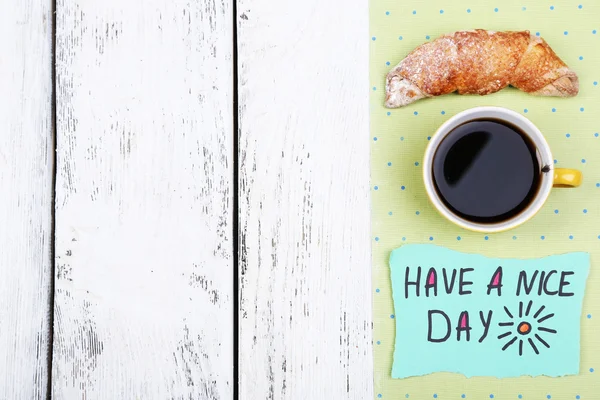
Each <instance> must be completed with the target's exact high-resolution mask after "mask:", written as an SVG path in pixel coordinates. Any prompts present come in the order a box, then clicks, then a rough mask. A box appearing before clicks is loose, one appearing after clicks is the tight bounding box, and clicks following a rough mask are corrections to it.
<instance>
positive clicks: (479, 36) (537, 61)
mask: <svg viewBox="0 0 600 400" xmlns="http://www.w3.org/2000/svg"><path fill="white" fill-rule="evenodd" d="M508 85H511V86H514V87H516V88H518V89H520V90H522V91H524V92H526V93H530V94H532V95H537V96H558V97H572V96H576V95H577V93H578V92H579V80H578V78H577V74H576V73H575V72H574V71H573V70H571V69H570V68H569V67H568V66H567V65H566V64H565V63H564V62H563V61H562V60H561V59H560V58H559V57H558V56H557V55H556V53H554V51H553V50H552V49H551V48H550V46H548V44H547V43H546V42H545V41H544V39H542V38H540V37H537V36H535V35H531V34H530V33H529V31H522V32H494V31H486V30H483V29H477V30H472V31H459V32H454V33H451V34H447V35H443V36H441V37H440V38H438V39H436V40H434V41H432V42H429V43H425V44H423V45H421V46H419V47H417V48H416V49H415V50H413V51H412V52H411V53H410V54H409V55H408V56H407V57H406V58H405V59H404V60H402V61H401V62H400V63H399V64H398V65H397V66H395V67H394V68H393V69H392V70H391V71H390V72H389V73H388V75H387V79H386V99H385V106H386V107H388V108H397V107H402V106H406V105H407V104H410V103H413V102H415V101H417V100H419V99H422V98H425V97H433V96H440V95H444V94H448V93H452V92H458V93H459V94H479V95H486V94H490V93H494V92H497V91H499V90H501V89H503V88H505V87H506V86H508Z"/></svg>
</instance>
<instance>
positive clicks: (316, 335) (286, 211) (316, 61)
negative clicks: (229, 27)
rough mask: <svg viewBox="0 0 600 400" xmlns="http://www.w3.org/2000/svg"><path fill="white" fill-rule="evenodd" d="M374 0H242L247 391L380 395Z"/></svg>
mask: <svg viewBox="0 0 600 400" xmlns="http://www.w3.org/2000/svg"><path fill="white" fill-rule="evenodd" d="M368 15H369V13H368V8H367V1H366V0H351V1H342V0H330V1H322V0H306V1H281V2H273V1H271V0H239V1H238V32H239V36H238V38H239V39H238V40H239V47H238V48H239V55H238V56H239V65H240V71H239V84H240V87H239V90H240V92H239V96H240V97H239V100H240V107H239V108H240V116H239V121H240V143H239V154H240V159H239V160H240V227H241V235H242V236H241V244H240V273H241V275H240V291H241V292H240V293H241V294H240V296H241V297H240V301H241V310H240V366H239V369H240V398H241V399H294V400H296V399H370V398H372V380H373V373H372V356H371V354H372V351H371V307H372V306H371V295H370V292H371V287H370V276H371V268H370V240H369V236H370V233H369V231H370V228H369V226H370V223H369V218H370V215H369V194H368V193H369V139H368V138H369V126H368V113H369V108H368V86H369V82H368V65H367V63H368V40H369V39H368Z"/></svg>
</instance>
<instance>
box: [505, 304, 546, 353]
mask: <svg viewBox="0 0 600 400" xmlns="http://www.w3.org/2000/svg"><path fill="white" fill-rule="evenodd" d="M532 305H533V301H531V300H530V301H529V302H528V303H527V307H526V309H525V311H523V302H522V301H520V302H519V314H518V323H517V322H515V321H513V320H514V319H515V317H514V316H513V314H512V313H511V312H510V310H509V309H508V308H507V307H506V306H504V311H505V312H506V315H507V316H508V318H510V319H511V321H507V322H500V323H498V326H500V327H507V328H508V329H509V330H508V331H506V332H504V333H502V334H501V335H499V336H498V339H499V340H502V339H504V338H508V341H507V342H505V343H504V346H502V351H505V350H506V349H508V348H509V347H510V346H512V345H513V344H515V343H517V342H518V344H519V356H522V355H523V343H525V342H527V343H528V344H529V346H530V347H531V349H532V350H533V352H534V353H535V354H540V351H539V349H538V346H537V345H536V344H538V345H539V344H542V345H543V346H545V347H546V348H548V349H549V348H550V344H548V342H547V341H546V340H545V339H544V338H543V337H542V336H541V335H543V334H544V333H550V334H555V333H556V330H555V329H551V328H547V327H545V326H542V325H541V324H542V323H543V322H544V321H547V320H549V319H551V318H552V317H554V313H549V314H546V315H544V316H541V317H540V314H542V312H543V311H544V309H545V308H546V306H544V305H542V306H541V307H540V308H539V309H538V310H537V311H536V312H535V314H533V316H529V312H530V311H531V306H532ZM538 317H539V318H538ZM516 323H517V326H516V329H515V324H516Z"/></svg>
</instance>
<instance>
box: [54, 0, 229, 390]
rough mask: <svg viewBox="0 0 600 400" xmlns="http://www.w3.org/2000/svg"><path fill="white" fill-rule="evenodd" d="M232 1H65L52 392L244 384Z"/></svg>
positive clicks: (60, 29)
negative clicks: (236, 280) (240, 371)
mask: <svg viewBox="0 0 600 400" xmlns="http://www.w3.org/2000/svg"><path fill="white" fill-rule="evenodd" d="M232 32H233V15H232V4H231V1H229V0H224V1H200V2H194V1H188V0H153V1H142V0H132V1H123V0H103V1H85V0H59V1H58V4H57V78H58V81H57V82H58V91H57V93H58V99H57V103H58V106H57V129H58V134H57V135H58V142H57V145H58V156H57V157H58V160H57V171H58V172H57V193H56V202H57V210H56V259H57V264H56V283H55V285H56V299H55V301H56V311H55V315H56V322H55V334H54V351H53V385H52V390H53V396H54V398H55V399H72V398H84V399H88V400H89V399H138V398H139V399H151V398H152V399H167V398H169V399H230V398H232V393H233V308H232V307H233V257H232V251H233V246H232V240H233V239H234V238H233V237H232V229H233V227H232V204H233V202H232V190H233V185H232V180H233V169H232V158H233V157H232V154H233V153H232V152H233V96H232V90H233V89H232V87H233V84H232V81H233V75H232V48H233V45H232V44H233V37H232V34H233V33H232Z"/></svg>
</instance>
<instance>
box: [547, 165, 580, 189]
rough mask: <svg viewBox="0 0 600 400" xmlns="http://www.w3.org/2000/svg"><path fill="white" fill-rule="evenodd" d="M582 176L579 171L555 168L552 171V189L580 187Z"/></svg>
mask: <svg viewBox="0 0 600 400" xmlns="http://www.w3.org/2000/svg"><path fill="white" fill-rule="evenodd" d="M582 180H583V175H582V174H581V171H577V170H576V169H569V168H556V169H555V170H554V187H562V188H574V187H577V186H579V185H581V181H582Z"/></svg>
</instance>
